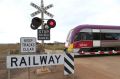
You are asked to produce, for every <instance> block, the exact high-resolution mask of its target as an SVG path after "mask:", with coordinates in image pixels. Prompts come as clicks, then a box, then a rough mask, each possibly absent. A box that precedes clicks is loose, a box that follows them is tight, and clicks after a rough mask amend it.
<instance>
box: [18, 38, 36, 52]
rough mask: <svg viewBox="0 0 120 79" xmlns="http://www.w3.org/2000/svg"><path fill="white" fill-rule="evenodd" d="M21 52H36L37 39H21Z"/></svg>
mask: <svg viewBox="0 0 120 79" xmlns="http://www.w3.org/2000/svg"><path fill="white" fill-rule="evenodd" d="M20 43H21V52H36V38H35V37H21V38H20Z"/></svg>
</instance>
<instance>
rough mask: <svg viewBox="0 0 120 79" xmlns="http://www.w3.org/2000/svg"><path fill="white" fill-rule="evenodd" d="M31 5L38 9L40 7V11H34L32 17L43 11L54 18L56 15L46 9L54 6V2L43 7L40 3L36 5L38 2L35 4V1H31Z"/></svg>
mask: <svg viewBox="0 0 120 79" xmlns="http://www.w3.org/2000/svg"><path fill="white" fill-rule="evenodd" d="M30 5H31V6H33V7H34V8H36V9H38V11H36V12H34V13H32V14H31V17H34V16H35V15H37V14H39V13H41V12H43V13H45V14H46V15H48V16H50V17H51V18H53V16H54V15H53V14H51V13H49V12H48V11H46V10H48V9H49V8H51V7H53V4H50V5H48V6H46V7H44V8H41V7H39V6H38V5H36V4H34V3H31V4H30Z"/></svg>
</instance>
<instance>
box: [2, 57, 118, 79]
mask: <svg viewBox="0 0 120 79" xmlns="http://www.w3.org/2000/svg"><path fill="white" fill-rule="evenodd" d="M63 68H64V66H63V65H59V66H55V67H54V69H52V72H49V73H43V74H36V69H38V68H30V79H72V78H73V77H66V76H64V73H63V70H64V69H63ZM0 79H7V69H6V66H5V62H3V61H2V60H1V61H0ZM11 79H28V70H27V68H26V69H13V70H11ZM74 79H120V55H119V56H103V57H102V56H101V57H80V58H75V74H74Z"/></svg>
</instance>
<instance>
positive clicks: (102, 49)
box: [65, 25, 120, 55]
mask: <svg viewBox="0 0 120 79" xmlns="http://www.w3.org/2000/svg"><path fill="white" fill-rule="evenodd" d="M71 44H72V45H73V52H74V53H75V55H93V54H120V26H112V25H79V26H77V27H75V28H73V29H72V30H70V32H69V34H68V37H67V40H66V44H65V47H66V48H69V46H70V45H71Z"/></svg>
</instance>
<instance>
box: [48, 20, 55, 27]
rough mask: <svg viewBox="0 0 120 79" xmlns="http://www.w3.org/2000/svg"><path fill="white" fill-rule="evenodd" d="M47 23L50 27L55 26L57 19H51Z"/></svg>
mask: <svg viewBox="0 0 120 79" xmlns="http://www.w3.org/2000/svg"><path fill="white" fill-rule="evenodd" d="M47 25H48V26H49V27H50V28H54V27H55V26H56V21H55V20H54V19H49V20H48V21H47Z"/></svg>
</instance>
